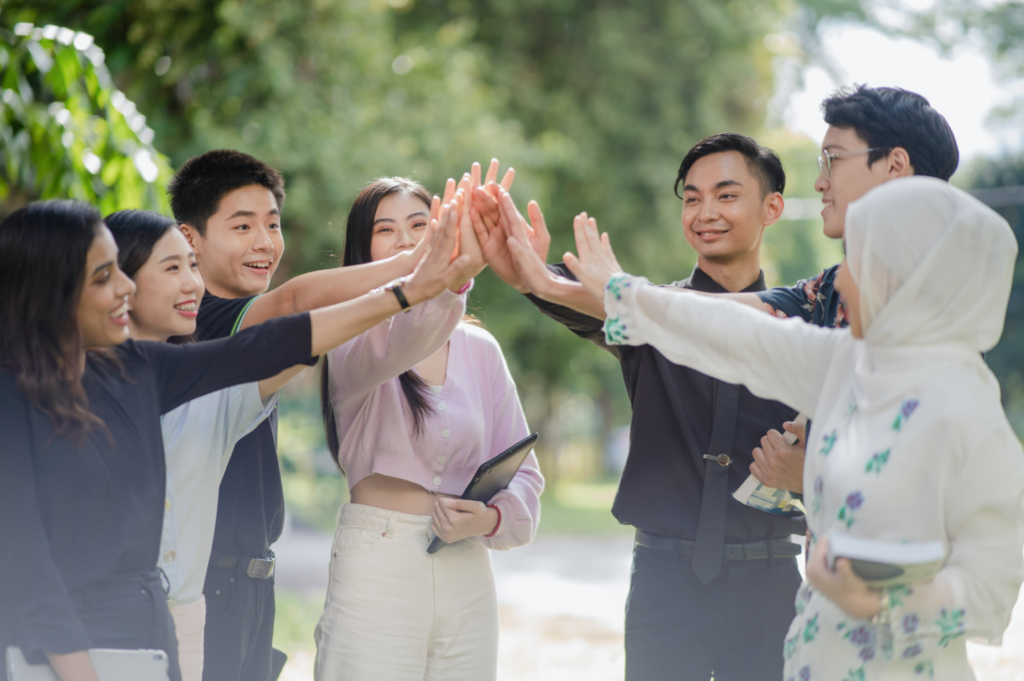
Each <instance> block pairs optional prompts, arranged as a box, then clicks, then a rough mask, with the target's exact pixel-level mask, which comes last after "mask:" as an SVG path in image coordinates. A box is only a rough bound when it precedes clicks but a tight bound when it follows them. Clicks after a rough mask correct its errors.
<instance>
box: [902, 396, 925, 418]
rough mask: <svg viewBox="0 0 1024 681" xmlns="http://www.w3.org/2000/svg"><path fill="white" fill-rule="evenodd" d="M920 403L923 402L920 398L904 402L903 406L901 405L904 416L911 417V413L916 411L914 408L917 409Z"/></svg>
mask: <svg viewBox="0 0 1024 681" xmlns="http://www.w3.org/2000/svg"><path fill="white" fill-rule="evenodd" d="M919 404H921V403H920V402H919V401H918V400H907V401H906V402H904V403H903V406H901V407H900V411H901V412H903V418H904V419H909V418H910V415H911V414H913V413H914V410H915V409H917V405H919Z"/></svg>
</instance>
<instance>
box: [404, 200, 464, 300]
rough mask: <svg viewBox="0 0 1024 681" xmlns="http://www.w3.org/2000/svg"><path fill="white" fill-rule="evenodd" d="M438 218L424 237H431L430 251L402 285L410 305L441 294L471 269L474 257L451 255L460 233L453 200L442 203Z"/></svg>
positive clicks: (431, 222) (428, 238) (428, 250)
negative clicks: (453, 257)
mask: <svg viewBox="0 0 1024 681" xmlns="http://www.w3.org/2000/svg"><path fill="white" fill-rule="evenodd" d="M438 216H439V217H438V219H437V220H431V221H430V226H429V227H428V228H427V235H426V236H424V237H423V240H424V241H429V244H428V246H427V251H426V253H424V255H423V258H422V259H421V260H420V262H419V264H418V265H416V269H415V270H413V273H412V274H411V275H410V276H409V278H408V280H407V281H406V283H405V285H404V286H403V287H402V290H403V292H404V293H405V297H406V299H407V300H408V301H409V304H410V305H416V304H417V303H421V302H423V301H424V300H429V299H431V298H434V297H435V296H437V295H439V294H440V293H441V292H442V291H444V290H445V289H446V288H451V286H452V285H453V284H454V283H455V282H456V281H459V280H460V279H461V280H462V281H468V280H469V277H466V276H465V275H466V274H467V273H468V272H470V271H471V267H472V258H471V257H470V256H468V255H459V256H458V257H457V258H455V259H454V260H453V259H452V258H451V254H452V252H453V250H454V249H455V248H456V242H457V241H458V233H459V213H458V211H457V210H456V207H455V206H454V205H453V204H451V203H446V204H444V205H442V206H441V209H440V211H439V212H438Z"/></svg>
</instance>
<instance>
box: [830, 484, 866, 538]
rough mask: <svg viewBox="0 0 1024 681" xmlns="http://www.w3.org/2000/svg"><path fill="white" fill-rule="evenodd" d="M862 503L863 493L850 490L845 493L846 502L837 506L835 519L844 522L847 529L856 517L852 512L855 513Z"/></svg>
mask: <svg viewBox="0 0 1024 681" xmlns="http://www.w3.org/2000/svg"><path fill="white" fill-rule="evenodd" d="M863 503H864V495H863V494H861V493H860V492H859V491H856V492H850V493H849V494H847V495H846V503H844V504H843V505H842V506H840V507H839V511H838V512H837V513H836V520H842V521H843V522H844V523H846V527H847V529H849V528H850V527H851V526H852V525H853V523H854V522H856V518H854V517H853V514H854V513H856V511H857V509H858V508H860V507H861V505H862V504H863Z"/></svg>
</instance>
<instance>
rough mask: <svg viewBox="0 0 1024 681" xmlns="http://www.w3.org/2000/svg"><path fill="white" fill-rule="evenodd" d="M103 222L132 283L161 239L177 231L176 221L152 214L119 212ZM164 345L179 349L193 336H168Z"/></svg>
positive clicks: (123, 269)
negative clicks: (178, 347) (112, 236)
mask: <svg viewBox="0 0 1024 681" xmlns="http://www.w3.org/2000/svg"><path fill="white" fill-rule="evenodd" d="M104 222H106V223H107V227H108V228H109V229H110V233H111V234H113V235H114V241H116V242H117V266H118V267H120V268H121V271H122V272H124V273H125V274H127V275H128V276H129V277H131V278H132V279H134V278H135V275H136V274H138V272H139V270H140V269H142V266H143V265H145V264H146V263H147V262H149V257H150V256H151V255H153V249H154V248H156V245H157V243H159V241H160V239H163V238H164V237H165V236H166V235H167V232H169V231H171V230H172V229H177V228H178V221H177V220H175V219H174V218H169V217H167V216H166V215H161V214H160V213H155V212H153V211H151V210H136V209H132V210H119V211H117V212H116V213H111V214H110V215H108V216H107V217H106V218H104ZM167 341H168V342H169V343H176V344H179V345H180V344H182V343H192V342H194V341H195V334H194V333H193V334H192V335H189V336H171V337H170V338H168V339H167Z"/></svg>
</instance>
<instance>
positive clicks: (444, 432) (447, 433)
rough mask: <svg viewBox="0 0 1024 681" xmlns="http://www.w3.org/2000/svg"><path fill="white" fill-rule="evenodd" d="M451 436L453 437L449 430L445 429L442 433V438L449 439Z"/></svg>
mask: <svg viewBox="0 0 1024 681" xmlns="http://www.w3.org/2000/svg"><path fill="white" fill-rule="evenodd" d="M449 435H451V432H449V430H448V429H447V428H445V429H444V430H442V431H441V436H442V437H448V436H449Z"/></svg>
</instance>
